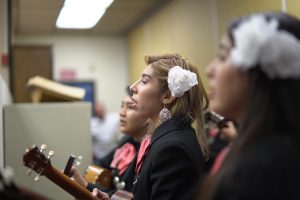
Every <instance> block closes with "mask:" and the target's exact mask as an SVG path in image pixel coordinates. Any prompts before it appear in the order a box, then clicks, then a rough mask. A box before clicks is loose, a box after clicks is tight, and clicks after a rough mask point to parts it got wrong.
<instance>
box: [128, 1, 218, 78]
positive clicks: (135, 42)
mask: <svg viewBox="0 0 300 200" xmlns="http://www.w3.org/2000/svg"><path fill="white" fill-rule="evenodd" d="M215 12H216V6H215V1H214V0H213V1H207V0H197V1H196V0H174V1H171V2H170V3H169V4H168V5H166V6H165V7H163V8H162V9H161V10H159V11H158V12H157V13H155V14H154V15H153V16H151V17H150V18H149V19H148V20H146V21H145V22H143V23H142V24H141V25H139V26H138V27H137V28H135V29H133V30H132V31H131V32H130V33H129V36H128V46H129V71H130V73H129V75H130V82H134V81H135V80H136V79H138V78H139V76H140V74H141V72H142V70H143V68H144V66H145V62H144V60H143V59H144V55H145V54H160V53H170V52H171V53H173V52H176V53H180V54H181V55H183V56H184V57H187V58H189V59H191V60H192V61H193V62H194V64H196V66H197V67H198V69H199V71H200V73H201V74H204V73H205V66H206V65H207V64H208V62H209V61H210V60H211V58H212V57H213V55H214V52H215V46H214V45H212V44H213V43H214V41H215V40H217V38H215V37H216V35H215V34H214V33H215V32H216V31H215V29H216V26H217V24H216V18H215V15H214V13H215ZM202 77H203V78H204V79H206V77H205V76H202Z"/></svg>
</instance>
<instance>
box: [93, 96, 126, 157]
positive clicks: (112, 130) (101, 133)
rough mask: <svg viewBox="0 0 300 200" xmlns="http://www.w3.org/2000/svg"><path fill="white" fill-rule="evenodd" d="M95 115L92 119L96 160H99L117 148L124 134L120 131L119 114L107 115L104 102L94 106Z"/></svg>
mask: <svg viewBox="0 0 300 200" xmlns="http://www.w3.org/2000/svg"><path fill="white" fill-rule="evenodd" d="M94 110H95V111H94V112H95V115H94V116H93V117H92V119H91V134H92V144H93V155H94V159H99V158H102V157H103V156H105V155H106V154H108V153H109V152H110V151H111V150H112V149H113V148H115V147H116V146H117V144H118V142H119V141H120V139H121V137H122V136H123V134H121V133H120V132H119V131H118V128H119V121H120V119H119V115H118V113H114V112H112V113H106V109H105V105H104V104H103V103H102V102H96V103H95V104H94Z"/></svg>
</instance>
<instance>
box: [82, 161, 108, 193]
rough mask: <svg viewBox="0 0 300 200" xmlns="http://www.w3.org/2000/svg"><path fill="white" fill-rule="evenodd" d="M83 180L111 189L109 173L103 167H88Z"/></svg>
mask: <svg viewBox="0 0 300 200" xmlns="http://www.w3.org/2000/svg"><path fill="white" fill-rule="evenodd" d="M84 178H85V180H87V182H89V183H93V184H99V185H101V186H103V187H105V188H112V175H111V171H110V170H108V169H105V168H103V167H99V166H96V165H90V166H88V168H87V170H86V173H85V175H84Z"/></svg>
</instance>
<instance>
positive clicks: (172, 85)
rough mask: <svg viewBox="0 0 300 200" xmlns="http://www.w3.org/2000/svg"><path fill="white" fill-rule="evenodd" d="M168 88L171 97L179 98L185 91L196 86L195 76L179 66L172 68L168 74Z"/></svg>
mask: <svg viewBox="0 0 300 200" xmlns="http://www.w3.org/2000/svg"><path fill="white" fill-rule="evenodd" d="M168 84H169V85H168V86H169V90H170V91H171V93H172V96H173V97H181V96H183V95H184V93H185V92H186V91H188V90H189V89H191V87H193V86H194V85H197V84H198V81H197V75H196V74H195V73H194V72H191V71H189V70H185V69H182V68H181V67H179V66H175V67H172V68H171V69H170V70H169V73H168Z"/></svg>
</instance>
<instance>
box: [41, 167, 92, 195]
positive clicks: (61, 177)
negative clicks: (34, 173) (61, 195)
mask: <svg viewBox="0 0 300 200" xmlns="http://www.w3.org/2000/svg"><path fill="white" fill-rule="evenodd" d="M44 175H45V176H46V177H47V178H48V179H50V180H51V181H52V182H53V183H55V184H56V185H58V186H59V187H61V188H62V189H64V190H65V191H66V192H68V193H69V194H71V195H72V196H74V197H75V198H77V199H87V200H89V199H90V200H92V199H93V196H92V193H91V192H90V191H88V190H87V189H86V188H84V187H83V186H81V185H80V184H79V183H77V182H75V181H73V180H72V179H70V178H69V177H68V176H66V175H65V174H63V173H62V172H61V171H59V170H57V169H55V168H53V167H50V168H49V170H48V171H47V173H45V174H44Z"/></svg>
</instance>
